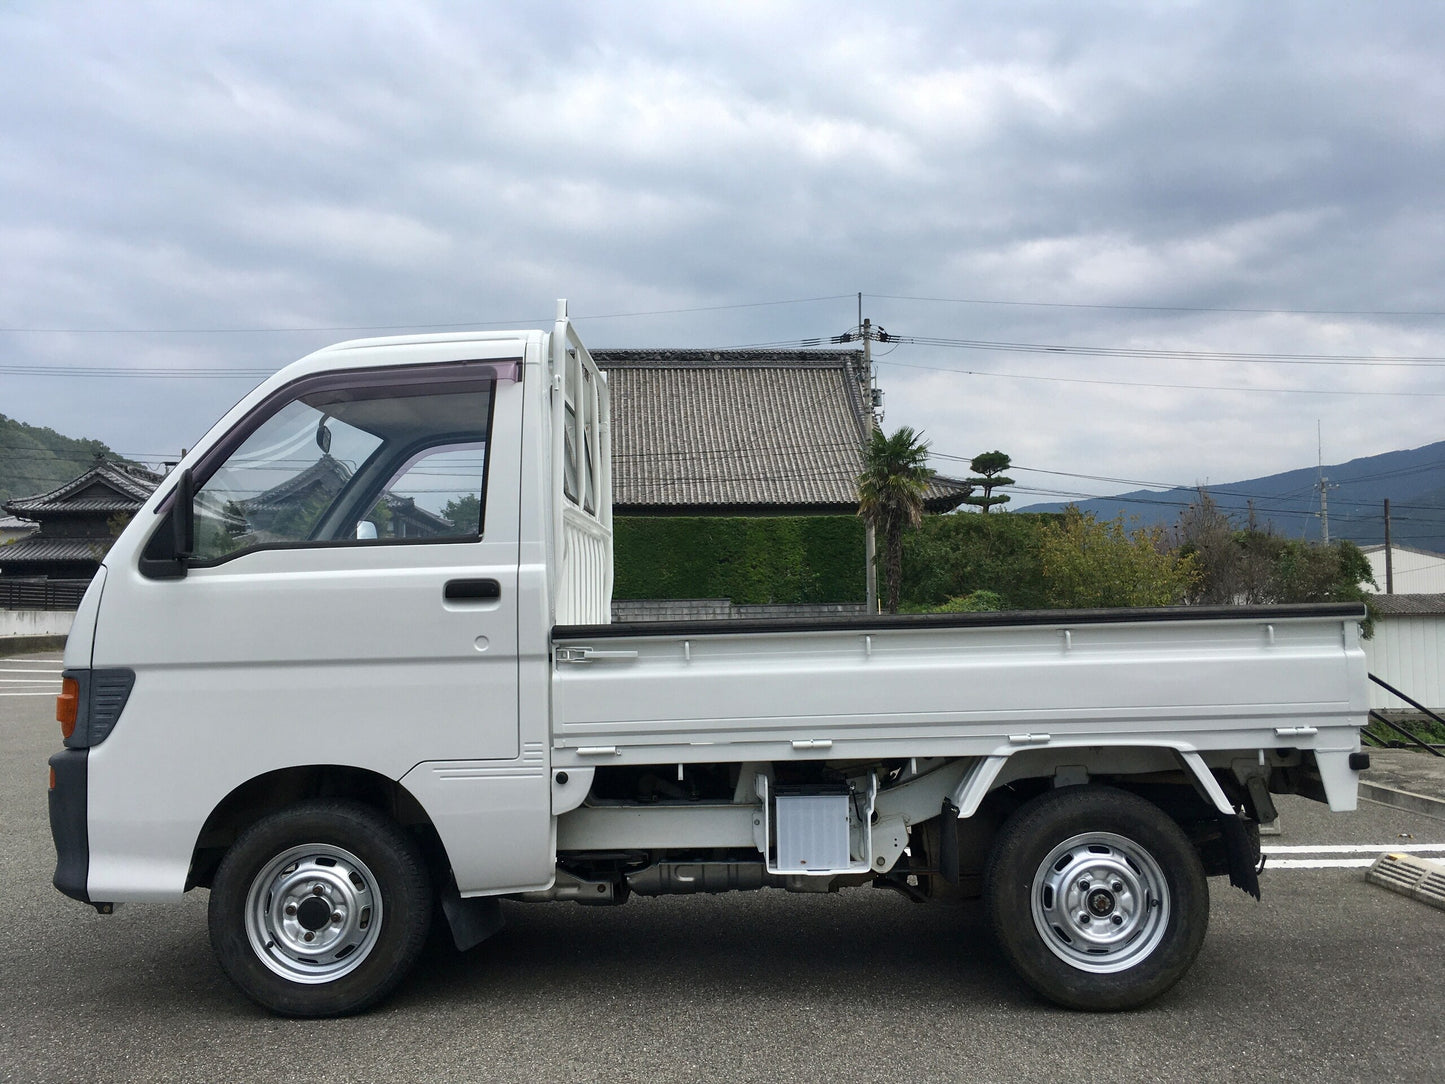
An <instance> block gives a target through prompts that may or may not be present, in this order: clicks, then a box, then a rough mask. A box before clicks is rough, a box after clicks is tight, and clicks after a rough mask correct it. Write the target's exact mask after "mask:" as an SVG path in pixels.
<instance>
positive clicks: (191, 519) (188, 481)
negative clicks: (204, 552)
mask: <svg viewBox="0 0 1445 1084" xmlns="http://www.w3.org/2000/svg"><path fill="white" fill-rule="evenodd" d="M195 503H196V486H195V482H194V480H193V479H192V478H191V468H190V467H187V468H186V469H185V470H183V471H181V475H180V477H179V478H177V479H176V494H175V496H174V497H172V498H171V531H172V538H174V539H175V557H176V560H177V561H182V560H185V558H187V557H190V556H191V555H192V554H194V553H195V552H196V510H195Z"/></svg>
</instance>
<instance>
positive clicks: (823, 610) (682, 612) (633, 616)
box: [612, 598, 868, 624]
mask: <svg viewBox="0 0 1445 1084" xmlns="http://www.w3.org/2000/svg"><path fill="white" fill-rule="evenodd" d="M867 613H868V607H867V605H866V604H865V603H862V602H834V603H811V604H806V605H798V606H778V605H753V606H735V605H734V604H733V603H732V601H731V600H730V599H725V598H683V599H663V598H659V599H614V600H613V602H612V620H613V621H616V622H618V623H621V624H631V623H633V622H639V621H795V620H797V619H798V618H808V617H864V616H866V615H867Z"/></svg>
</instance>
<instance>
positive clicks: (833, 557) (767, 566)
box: [612, 516, 867, 605]
mask: <svg viewBox="0 0 1445 1084" xmlns="http://www.w3.org/2000/svg"><path fill="white" fill-rule="evenodd" d="M613 530H614V546H615V567H616V580H615V583H614V586H613V591H612V594H613V597H614V598H620V599H648V598H728V599H731V600H732V601H733V602H734V603H736V604H738V605H751V604H757V603H769V602H771V603H780V604H796V603H805V602H863V601H865V599H866V596H867V585H866V580H865V577H864V572H863V563H864V562H863V522H862V521H861V520H860V519H858V518H857V517H856V516H759V517H747V516H696V517H693V516H680V517H676V518H674V517H670V516H669V517H636V516H633V517H620V518H618V519H616V520H615V521H614V522H613Z"/></svg>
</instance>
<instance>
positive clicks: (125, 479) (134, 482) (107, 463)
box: [4, 459, 162, 519]
mask: <svg viewBox="0 0 1445 1084" xmlns="http://www.w3.org/2000/svg"><path fill="white" fill-rule="evenodd" d="M161 478H162V476H161V475H159V474H156V473H155V472H154V471H149V470H146V469H145V468H144V467H133V466H129V465H127V464H124V463H116V462H114V461H112V460H109V459H98V460H96V461H95V464H94V465H93V466H91V468H90V469H89V470H87V471H86V472H85V473H84V474H82V475H80V477H78V478H72V479H71V480H70V481H68V482H66V483H65V484H64V485H63V486H59V487H58V488H56V489H52V490H51V491H50V492H49V493H37V494H36V495H35V496H33V497H15V498H12V499H11V500H9V501H7V502H5V505H4V508H5V510H6V511H7V512H10V513H12V514H14V515H17V516H23V517H25V518H26V519H39V518H41V517H42V516H46V515H54V514H56V513H68V512H134V511H135V510H136V509H137V508H139V507H140V506H141V505H142V504H144V503H145V501H146V499H147V498H148V497H149V496H150V495H151V494H152V493H154V492H155V488H156V486H158V485H160V483H161Z"/></svg>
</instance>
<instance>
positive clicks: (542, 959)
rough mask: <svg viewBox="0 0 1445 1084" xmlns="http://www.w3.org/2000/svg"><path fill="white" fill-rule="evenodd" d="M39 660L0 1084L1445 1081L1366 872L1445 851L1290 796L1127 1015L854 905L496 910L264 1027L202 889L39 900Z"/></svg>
mask: <svg viewBox="0 0 1445 1084" xmlns="http://www.w3.org/2000/svg"><path fill="white" fill-rule="evenodd" d="M57 658H58V657H57V656H54V655H51V656H19V657H16V658H6V659H0V1080H6V1081H11V1080H13V1081H31V1080H37V1081H39V1080H56V1081H61V1080H64V1081H72V1080H96V1081H110V1080H115V1081H130V1080H136V1081H141V1080H145V1081H150V1080H178V1081H190V1080H196V1081H201V1080H205V1081H211V1080H215V1079H217V1078H221V1079H225V1080H227V1081H228V1084H229V1082H241V1081H250V1080H264V1081H267V1082H280V1081H292V1080H295V1081H308V1082H315V1081H321V1080H331V1079H346V1080H352V1081H371V1080H418V1081H432V1080H436V1081H443V1080H444V1081H449V1082H450V1081H465V1080H471V1079H481V1078H485V1079H487V1080H496V1081H512V1080H517V1081H522V1080H526V1081H534V1080H538V1079H544V1078H545V1079H549V1080H567V1079H579V1080H609V1081H631V1080H647V1081H650V1082H658V1081H673V1080H679V1081H680V1080H687V1081H694V1080H700V1079H706V1080H728V1081H755V1080H756V1081H762V1080H770V1081H771V1080H810V1081H811V1080H828V1081H830V1082H831V1081H851V1080H869V1081H872V1080H878V1079H885V1078H897V1077H904V1078H909V1079H916V1080H929V1081H931V1080H949V1081H956V1080H999V1081H1004V1080H1038V1081H1049V1082H1051V1084H1057V1082H1059V1081H1061V1080H1098V1079H1104V1080H1145V1079H1147V1080H1168V1081H1189V1082H1190V1084H1197V1082H1198V1081H1200V1080H1229V1081H1239V1080H1289V1081H1291V1082H1296V1084H1298V1082H1306V1081H1342V1080H1363V1081H1377V1080H1378V1081H1386V1080H1389V1081H1432V1082H1438V1081H1440V1080H1442V1079H1445V981H1442V977H1445V912H1442V911H1438V910H1435V909H1433V908H1431V907H1429V906H1427V905H1425V904H1422V903H1418V902H1416V901H1414V900H1411V899H1408V898H1406V897H1403V896H1400V895H1397V894H1395V893H1391V892H1389V891H1386V890H1384V889H1381V888H1379V887H1377V886H1374V885H1370V884H1367V883H1366V882H1365V880H1364V869H1363V868H1362V867H1363V865H1364V864H1367V863H1368V862H1369V861H1370V860H1371V859H1372V858H1373V856H1374V855H1376V854H1378V853H1381V852H1382V851H1384V850H1387V849H1388V850H1410V849H1415V850H1416V851H1417V853H1420V854H1421V855H1422V856H1423V857H1432V856H1434V857H1437V858H1439V857H1445V854H1442V853H1441V852H1442V851H1445V820H1441V819H1436V818H1432V817H1428V816H1424V815H1421V814H1419V813H1417V812H1413V811H1411V810H1407V809H1400V808H1395V807H1392V806H1386V805H1379V804H1375V803H1370V802H1365V803H1362V804H1361V808H1360V810H1359V811H1358V812H1356V813H1350V814H1331V813H1330V812H1329V811H1328V810H1326V809H1325V808H1324V807H1322V806H1318V805H1316V804H1314V803H1311V802H1307V801H1304V800H1302V799H1294V798H1282V799H1280V800H1279V806H1280V812H1281V827H1282V834H1281V835H1280V836H1276V837H1271V838H1270V839H1267V840H1266V845H1267V850H1268V852H1269V858H1268V864H1267V865H1266V868H1265V871H1264V874H1263V875H1262V882H1263V888H1264V900H1263V902H1260V903H1256V902H1255V901H1254V900H1252V899H1249V898H1247V897H1246V896H1244V895H1243V894H1242V893H1240V892H1238V891H1235V890H1233V889H1231V888H1229V887H1228V885H1227V884H1226V883H1225V882H1223V881H1221V880H1213V881H1211V882H1210V886H1211V891H1212V908H1213V915H1212V922H1211V928H1210V931H1209V936H1208V938H1207V939H1206V941H1205V944H1204V949H1203V951H1202V953H1201V954H1200V957H1199V959H1198V961H1197V962H1196V964H1195V966H1194V968H1193V969H1192V971H1191V972H1190V973H1189V974H1188V975H1187V976H1186V977H1185V978H1184V980H1183V981H1182V982H1181V983H1180V984H1179V985H1178V986H1177V987H1175V988H1174V989H1173V990H1172V991H1170V992H1169V993H1168V994H1166V995H1165V996H1164V997H1162V998H1161V999H1159V1000H1158V1001H1157V1002H1156V1003H1154V1004H1153V1005H1152V1006H1150V1007H1148V1008H1146V1009H1143V1010H1140V1011H1136V1012H1132V1013H1126V1014H1118V1015H1093V1014H1084V1013H1074V1012H1067V1011H1064V1010H1060V1009H1056V1008H1054V1007H1052V1006H1050V1005H1048V1004H1047V1003H1044V1002H1042V1001H1040V1000H1039V999H1038V998H1036V997H1035V996H1033V995H1032V994H1031V993H1030V992H1029V991H1028V989H1027V988H1026V987H1025V986H1024V985H1023V984H1022V982H1020V981H1019V980H1018V979H1017V978H1015V977H1014V975H1013V974H1012V972H1011V971H1010V970H1009V968H1008V967H1007V965H1006V964H1005V963H1004V961H1003V959H1002V958H1001V956H1000V955H999V953H998V951H997V950H996V949H995V947H994V945H993V943H992V940H991V938H990V937H989V935H988V932H987V929H986V925H985V922H984V917H983V914H982V911H981V909H980V908H978V907H977V906H976V905H964V906H958V907H946V906H939V905H917V904H913V903H910V902H908V901H907V900H904V899H902V898H900V897H898V896H896V895H894V894H892V893H887V892H880V891H876V890H871V889H855V890H852V891H848V892H843V893H839V894H837V895H832V896H821V897H819V896H795V895H789V894H786V893H782V892H776V891H767V892H760V893H735V894H732V895H727V896H718V897H673V898H663V899H634V900H632V901H631V902H629V903H628V904H627V905H626V906H624V907H620V908H615V909H612V908H609V909H598V908H584V907H580V906H577V905H574V904H544V905H531V906H528V905H522V904H515V905H509V906H508V919H509V925H508V927H507V928H506V929H505V930H504V931H503V932H502V933H500V934H499V935H498V936H497V937H495V938H494V939H492V940H491V941H489V942H487V943H485V944H483V945H482V946H480V947H478V948H477V949H474V950H473V951H472V952H469V953H467V954H465V955H457V954H456V953H454V952H452V951H450V950H449V949H448V948H446V947H445V946H444V945H442V944H438V945H437V946H434V947H433V949H431V950H429V953H428V955H427V957H426V958H425V959H424V960H423V961H422V964H421V966H420V967H419V968H418V969H417V971H416V972H415V973H414V974H413V975H412V977H411V978H410V979H409V980H408V981H407V982H406V983H405V984H404V985H403V986H402V988H401V989H400V990H399V991H398V992H397V994H396V995H394V996H393V997H392V998H391V999H389V1000H388V1001H387V1002H385V1003H384V1004H383V1005H382V1006H381V1007H379V1008H378V1009H376V1010H374V1011H372V1012H371V1013H368V1014H366V1015H364V1016H360V1017H355V1018H351V1019H346V1020H329V1021H296V1020H282V1019H278V1018H275V1017H272V1016H269V1015H268V1014H266V1013H265V1012H264V1011H262V1010H260V1009H258V1008H256V1007H255V1006H253V1005H252V1004H251V1003H250V1002H248V1001H246V1000H245V999H244V998H243V997H242V996H241V995H240V994H239V993H237V992H236V990H235V989H234V988H233V987H231V986H230V984H229V983H228V982H227V981H226V980H225V979H224V977H223V976H222V975H221V973H220V970H219V969H218V968H217V966H216V965H215V963H214V961H213V959H212V957H211V954H210V949H209V946H208V945H207V942H206V933H205V907H206V895H205V893H204V892H195V893H192V894H190V895H189V896H188V897H187V898H185V899H184V900H182V901H179V902H177V903H176V904H174V905H144V906H142V905H134V906H124V907H122V908H120V909H119V911H118V912H117V913H116V914H115V915H111V916H100V915H96V914H95V913H94V912H93V911H91V910H90V909H89V908H87V907H85V906H83V905H81V904H78V903H75V902H73V901H71V900H68V899H66V898H64V897H62V896H61V895H60V894H59V893H58V892H56V891H55V890H54V889H53V888H52V887H51V886H50V876H51V873H52V869H53V862H54V855H53V850H52V848H51V843H50V838H49V829H48V826H47V823H46V808H45V802H46V791H45V788H46V767H45V759H46V757H47V756H48V755H49V754H50V753H51V752H53V751H54V750H55V749H56V748H58V746H59V734H58V728H57V726H56V724H55V723H54V722H53V720H52V714H53V703H54V702H53V699H51V698H52V697H53V695H54V692H55V691H56V690H55V686H56V685H58V681H57V679H56V676H55V672H56V671H58V668H59V664H58V661H56V660H57ZM17 660H18V661H17ZM47 669H48V670H49V671H51V672H49V673H46V672H44V671H45V670H47ZM36 670H39V671H42V672H41V673H34V672H29V673H25V672H22V671H36Z"/></svg>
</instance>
